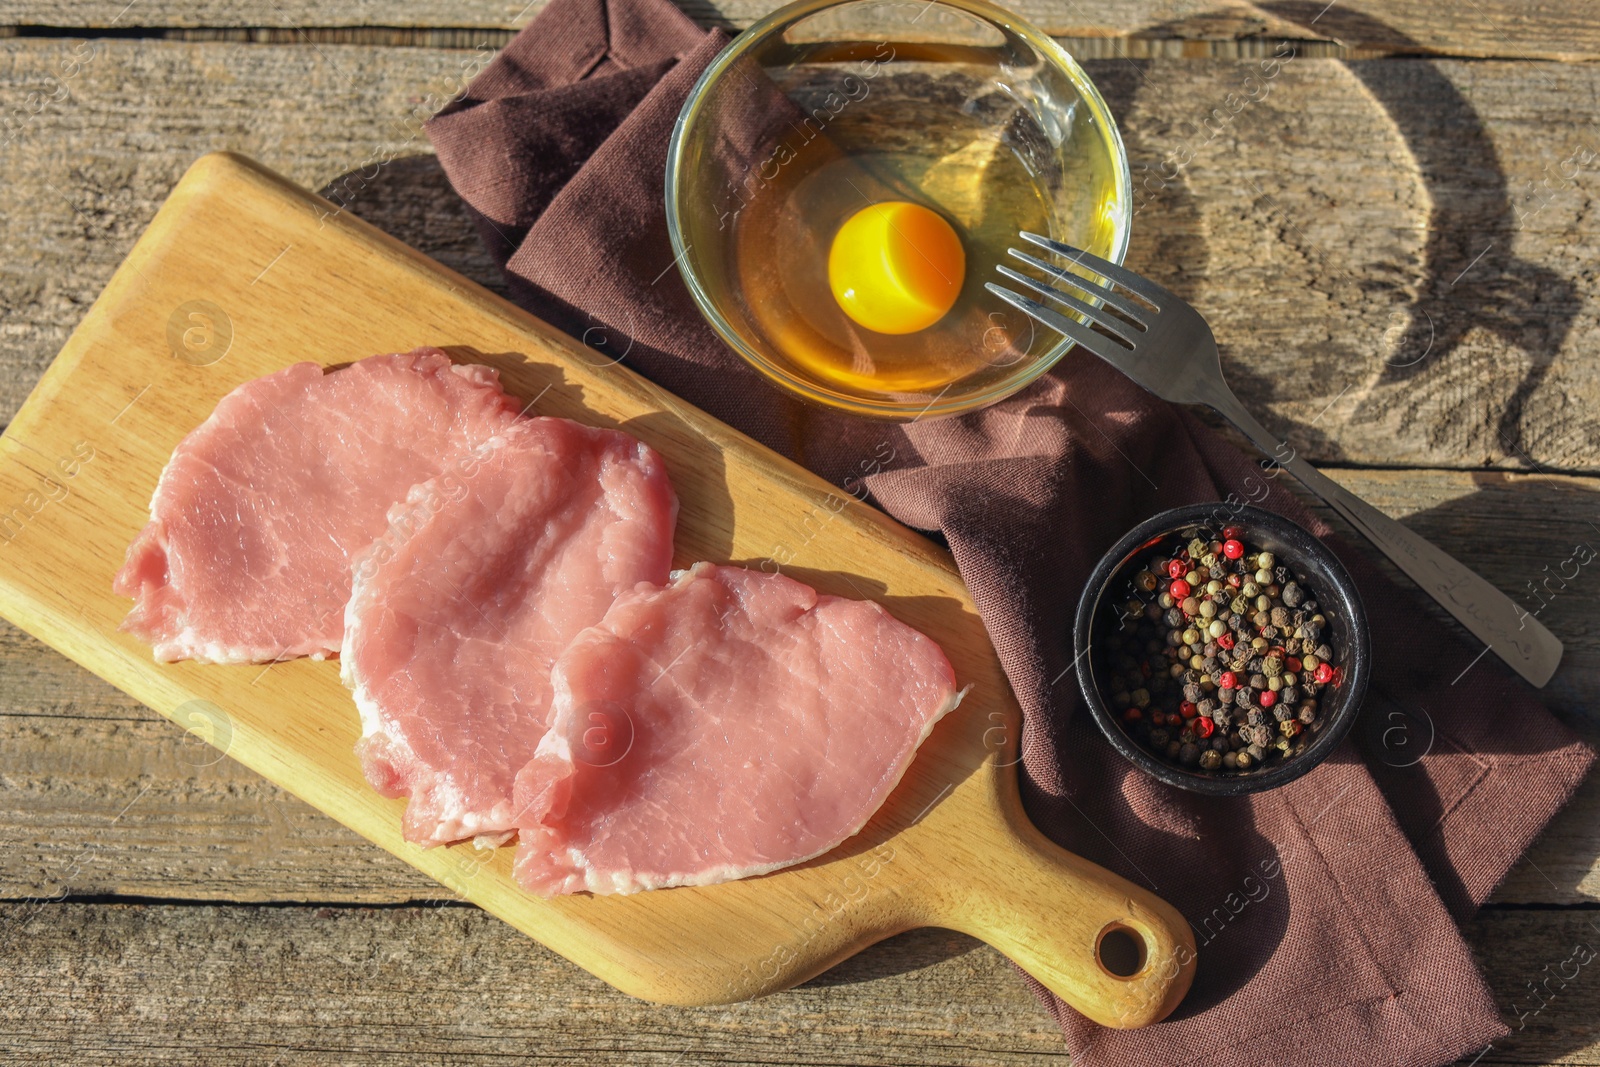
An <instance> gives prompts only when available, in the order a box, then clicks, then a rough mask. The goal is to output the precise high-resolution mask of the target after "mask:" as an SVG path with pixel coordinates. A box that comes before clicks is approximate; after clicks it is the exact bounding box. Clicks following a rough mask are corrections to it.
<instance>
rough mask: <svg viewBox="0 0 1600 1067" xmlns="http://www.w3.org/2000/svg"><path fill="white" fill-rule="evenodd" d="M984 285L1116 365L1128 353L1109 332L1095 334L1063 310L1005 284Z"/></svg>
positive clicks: (986, 283)
mask: <svg viewBox="0 0 1600 1067" xmlns="http://www.w3.org/2000/svg"><path fill="white" fill-rule="evenodd" d="M983 287H984V288H985V289H987V290H989V292H991V293H993V294H994V295H995V296H998V297H999V298H1000V299H1001V300H1004V301H1005V302H1006V303H1008V304H1010V305H1011V306H1012V307H1014V308H1016V309H1017V310H1018V311H1020V312H1022V313H1023V314H1024V315H1029V316H1032V317H1033V318H1036V319H1038V320H1039V321H1040V322H1042V323H1044V324H1045V325H1046V326H1049V327H1050V328H1051V329H1053V330H1055V331H1056V332H1058V333H1062V334H1065V335H1066V336H1067V337H1070V338H1071V339H1072V340H1073V341H1075V342H1076V343H1078V344H1080V345H1082V346H1083V347H1084V348H1087V349H1088V350H1089V351H1091V352H1093V353H1094V354H1095V355H1097V356H1099V357H1100V358H1101V359H1103V360H1105V361H1106V362H1108V363H1110V364H1111V365H1112V366H1116V365H1118V363H1119V362H1120V361H1121V359H1122V357H1124V356H1126V355H1127V354H1128V350H1127V349H1126V348H1123V347H1122V346H1121V345H1119V344H1117V343H1116V342H1115V341H1113V340H1112V339H1111V338H1109V337H1107V336H1106V335H1105V334H1103V333H1095V332H1094V331H1093V330H1091V329H1089V327H1087V326H1085V325H1083V324H1082V323H1080V322H1077V321H1076V320H1073V319H1069V318H1067V317H1066V316H1065V315H1063V314H1061V312H1059V311H1054V310H1052V309H1050V308H1047V307H1045V306H1044V305H1043V304H1041V303H1039V302H1038V301H1037V300H1031V299H1029V298H1028V297H1025V296H1023V295H1022V294H1021V293H1013V292H1012V291H1011V290H1010V289H1007V288H1006V287H1005V286H1003V285H997V284H995V283H994V282H984V283H983Z"/></svg>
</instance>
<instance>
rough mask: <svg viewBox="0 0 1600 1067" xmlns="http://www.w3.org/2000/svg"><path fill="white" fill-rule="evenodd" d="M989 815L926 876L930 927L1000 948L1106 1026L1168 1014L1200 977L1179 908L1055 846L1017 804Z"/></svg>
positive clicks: (1120, 1026)
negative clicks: (953, 857)
mask: <svg viewBox="0 0 1600 1067" xmlns="http://www.w3.org/2000/svg"><path fill="white" fill-rule="evenodd" d="M1008 799H1009V798H1008ZM1008 809H1009V810H1008ZM991 811H992V813H993V814H994V815H995V816H996V818H995V819H994V820H992V821H990V820H984V822H988V825H987V826H983V825H982V824H981V823H980V825H979V826H977V827H973V826H971V825H968V826H967V827H964V828H963V830H964V831H965V833H964V834H963V836H964V837H965V838H966V840H964V841H963V842H962V846H963V848H964V849H965V850H967V851H968V852H969V853H970V855H969V856H967V857H963V862H961V863H960V864H948V865H945V866H944V867H943V868H942V870H941V872H940V874H938V875H934V876H933V877H932V878H930V879H929V882H930V883H931V884H932V885H936V886H937V887H938V888H937V890H935V891H933V892H928V893H926V894H925V896H924V901H923V903H924V904H925V905H928V906H930V908H931V911H932V913H933V914H932V915H931V916H930V919H931V921H932V923H933V924H934V925H938V926H942V927H946V928H949V929H953V930H959V931H961V932H962V933H966V934H971V935H972V936H973V937H976V938H979V939H981V940H983V941H985V942H987V943H989V944H990V945H993V946H994V947H995V948H997V949H999V950H1000V951H1001V952H1002V953H1004V954H1005V955H1006V956H1008V957H1009V958H1010V959H1011V960H1012V961H1014V962H1015V963H1017V964H1018V965H1019V966H1021V967H1022V969H1023V970H1025V971H1027V972H1028V973H1029V974H1030V975H1032V976H1033V977H1034V978H1036V979H1038V980H1039V981H1040V982H1042V983H1043V984H1044V985H1045V986H1046V987H1047V988H1048V989H1049V990H1050V991H1051V992H1053V993H1055V994H1056V995H1057V996H1059V997H1061V999H1063V1000H1065V1001H1066V1002H1067V1003H1068V1004H1070V1005H1071V1006H1072V1007H1073V1008H1074V1009H1076V1010H1077V1011H1079V1012H1082V1013H1083V1014H1084V1015H1086V1016H1088V1017H1089V1018H1090V1019H1093V1020H1094V1021H1095V1022H1097V1023H1100V1024H1101V1025H1103V1026H1110V1027H1116V1028H1118V1029H1131V1028H1134V1027H1139V1026H1147V1025H1149V1024H1150V1023H1153V1022H1158V1021H1160V1020H1161V1019H1162V1018H1164V1017H1166V1015H1167V1014H1169V1013H1170V1012H1171V1011H1172V1010H1173V1009H1174V1008H1175V1007H1177V1006H1178V1002H1179V1001H1181V1000H1182V999H1183V997H1184V994H1185V993H1187V992H1188V990H1189V985H1190V983H1191V982H1192V981H1193V980H1194V968H1195V943H1194V933H1193V931H1192V930H1191V928H1190V926H1189V924H1188V922H1187V921H1186V920H1185V919H1184V918H1183V916H1182V915H1180V914H1179V913H1178V910H1177V909H1176V908H1174V907H1173V906H1172V905H1170V904H1168V903H1167V902H1166V901H1164V900H1162V899H1161V898H1160V897H1158V896H1156V895H1155V894H1154V893H1152V892H1150V891H1149V890H1148V889H1144V888H1142V887H1140V886H1137V885H1135V884H1133V883H1132V882H1129V881H1128V880H1127V879H1125V878H1122V877H1120V876H1118V875H1116V874H1113V873H1112V872H1110V871H1108V870H1106V869H1105V868H1104V867H1101V866H1099V865H1097V864H1094V863H1090V862H1089V861H1088V860H1086V859H1083V858H1081V857H1079V856H1076V855H1073V854H1072V853H1070V852H1068V851H1066V850H1065V849H1062V848H1060V847H1059V846H1057V845H1056V844H1054V843H1053V842H1052V841H1050V840H1049V839H1048V838H1046V837H1045V836H1044V835H1043V834H1042V833H1040V832H1039V831H1038V830H1037V829H1036V828H1035V827H1034V826H1033V824H1032V823H1031V822H1029V821H1028V819H1027V816H1026V815H1025V814H1023V812H1022V809H1021V804H1020V802H1018V801H1015V800H1014V799H1013V800H1012V801H1011V803H1001V804H1000V805H999V810H994V809H991ZM984 830H988V831H989V832H987V833H984V832H983V831H984ZM958 872H959V873H958ZM925 884H928V883H925Z"/></svg>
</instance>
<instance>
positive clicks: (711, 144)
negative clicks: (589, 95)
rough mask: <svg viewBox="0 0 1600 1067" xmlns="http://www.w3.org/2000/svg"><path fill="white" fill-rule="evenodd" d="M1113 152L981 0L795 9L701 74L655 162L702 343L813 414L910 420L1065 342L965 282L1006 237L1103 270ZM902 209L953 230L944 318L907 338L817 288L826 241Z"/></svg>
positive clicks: (850, 1) (1112, 228)
mask: <svg viewBox="0 0 1600 1067" xmlns="http://www.w3.org/2000/svg"><path fill="white" fill-rule="evenodd" d="M1129 190H1130V181H1129V176H1128V162H1127V153H1126V151H1125V149H1124V148H1123V145H1122V138H1121V135H1120V134H1119V133H1118V132H1117V127H1116V124H1115V122H1114V121H1113V120H1112V118H1111V115H1110V113H1109V111H1108V110H1107V108H1106V104H1105V101H1104V100H1103V99H1101V97H1100V94H1099V92H1098V91H1096V89H1095V87H1094V85H1093V84H1092V83H1091V82H1090V81H1089V78H1088V76H1087V75H1085V74H1084V72H1083V70H1082V69H1081V68H1079V66H1078V64H1077V63H1076V62H1074V61H1073V59H1072V57H1071V56H1069V55H1068V54H1067V53H1066V51H1065V50H1064V49H1063V48H1062V47H1061V46H1060V45H1059V44H1057V43H1056V42H1055V41H1054V40H1052V39H1051V38H1050V37H1049V36H1047V35H1046V34H1045V33H1043V32H1042V31H1040V30H1038V29H1036V28H1034V27H1033V26H1030V25H1029V24H1028V23H1026V22H1024V21H1023V20H1022V19H1020V18H1018V17H1017V16H1015V15H1013V14H1011V13H1010V12H1008V11H1005V10H1003V9H1001V8H998V7H995V6H993V5H991V4H987V3H984V2H982V0H931V2H930V0H920V2H905V3H902V2H895V0H843V2H839V0H801V2H800V3H795V4H790V5H789V6H787V7H784V8H781V9H779V10H777V11H775V12H773V13H772V14H770V15H768V16H767V17H766V18H764V19H762V20H761V21H759V22H757V23H756V24H755V25H753V26H751V27H750V28H749V29H748V30H746V31H745V32H744V33H742V34H740V35H739V36H738V38H736V39H735V40H734V42H733V43H732V44H731V45H730V46H729V47H728V48H727V49H726V50H725V51H723V52H722V54H721V55H719V56H718V57H717V59H716V60H715V61H714V62H713V63H712V64H711V66H710V67H708V68H707V69H706V71H705V72H704V73H703V74H702V75H701V76H700V79H699V81H698V82H696V84H695V86H694V89H693V90H692V91H691V92H690V94H689V98H688V100H687V101H686V102H685V104H684V106H683V110H682V112H681V113H680V114H679V116H678V120H677V124H676V126H675V127H674V129H673V133H672V140H671V143H670V145H669V147H668V152H667V171H666V197H667V203H666V207H667V226H668V231H669V233H670V235H671V239H672V250H673V253H674V255H675V257H676V259H675V262H676V263H677V264H678V268H679V270H680V271H681V272H682V274H683V278H684V281H685V283H686V284H687V285H688V288H689V292H690V293H691V294H692V295H693V297H694V300H695V303H696V304H697V305H698V306H699V308H700V310H701V312H702V313H704V315H705V317H706V319H707V320H708V321H709V322H710V323H711V325H712V327H713V328H714V329H715V330H716V332H717V333H718V334H719V335H721V337H722V338H723V340H725V341H726V342H727V343H728V344H729V345H730V346H732V347H733V349H734V350H735V351H736V352H738V353H739V354H740V355H741V356H743V357H744V358H745V359H746V360H748V361H749V362H750V363H751V364H752V365H753V366H754V367H756V368H757V369H758V370H759V371H761V372H762V373H763V374H765V375H766V376H767V377H769V378H771V379H772V380H773V381H775V382H777V383H779V384H780V385H783V386H785V387H786V388H788V389H791V390H793V391H794V392H796V393H798V394H800V395H801V396H803V397H806V398H808V399H810V400H812V401H815V402H817V403H819V404H823V405H826V406H829V407H833V408H838V409H842V410H845V411H849V412H853V413H856V414H861V415H873V416H880V417H885V418H899V419H913V418H921V417H932V416H938V415H948V414H952V413H955V412H959V411H965V410H968V409H970V408H974V407H978V406H981V405H984V404H989V403H993V402H994V401H996V400H999V399H1001V398H1002V397H1004V396H1007V395H1009V394H1010V393H1013V392H1015V391H1016V390H1018V389H1021V388H1022V387H1023V386H1025V385H1027V384H1028V383H1029V382H1031V381H1033V380H1034V379H1035V378H1037V377H1038V376H1039V375H1041V374H1043V373H1044V372H1045V371H1046V370H1048V369H1049V368H1050V367H1051V366H1052V365H1053V364H1054V363H1055V362H1056V361H1057V360H1058V359H1060V358H1061V357H1062V355H1063V354H1064V353H1065V352H1066V351H1067V349H1068V348H1070V347H1071V342H1069V341H1067V340H1066V339H1064V338H1062V337H1061V336H1059V335H1058V334H1055V333H1054V332H1052V331H1050V330H1048V329H1045V328H1044V327H1038V328H1035V327H1034V324H1033V322H1032V321H1031V320H1029V319H1028V318H1026V317H1025V316H1023V315H1022V314H1021V313H1020V312H1017V311H1015V310H1014V309H1012V308H1010V307H1009V306H1008V305H1006V304H1005V303H1003V302H1002V301H1001V300H1000V299H999V298H998V297H995V296H993V295H992V294H990V293H988V292H987V291H985V290H984V289H983V283H984V282H987V281H991V280H994V279H995V278H996V271H995V266H996V264H997V263H999V262H1002V261H1004V260H1005V258H1006V254H1005V249H1006V248H1008V247H1014V246H1016V245H1018V244H1019V241H1018V238H1017V231H1018V230H1020V229H1023V228H1026V229H1030V230H1033V231H1035V232H1040V233H1046V234H1049V235H1050V236H1052V237H1054V238H1056V239H1058V240H1061V241H1065V242H1067V243H1069V244H1073V245H1076V246H1078V247H1080V248H1085V249H1088V250H1089V251H1090V252H1093V253H1094V254H1096V255H1099V256H1102V257H1104V258H1106V259H1109V260H1112V261H1114V262H1118V263H1120V262H1121V261H1122V257H1123V254H1124V253H1125V251H1126V249H1127V245H1128V232H1129V225H1130V222H1131V218H1132V210H1131V196H1130V191H1129ZM886 200H908V201H912V202H914V203H919V204H921V205H923V206H925V207H928V208H931V209H933V210H934V211H936V212H938V213H939V214H940V215H941V216H943V217H944V218H945V220H946V221H947V222H950V223H951V224H952V226H953V227H954V228H955V229H956V232H957V233H958V234H959V236H960V237H961V239H962V245H963V247H964V249H965V254H966V263H965V272H964V280H963V282H962V284H961V288H960V293H959V296H958V297H957V298H956V303H955V307H954V308H953V309H952V310H951V311H950V312H949V313H947V314H946V315H945V316H944V318H942V319H940V320H939V321H938V322H937V323H936V324H935V325H933V326H930V327H928V328H926V329H924V330H921V331H917V332H915V333H908V334H903V335H896V334H887V333H878V332H874V331H872V330H868V329H866V328H864V327H862V326H859V325H857V324H856V323H855V322H853V321H852V320H851V319H850V318H849V317H848V316H847V315H846V314H845V313H844V312H843V311H842V309H841V308H840V307H839V305H838V303H837V302H836V301H835V300H834V299H833V297H832V290H831V289H830V288H829V284H828V274H827V258H828V251H829V246H830V244H831V242H832V238H833V234H834V233H835V232H836V231H837V230H838V228H839V226H841V225H842V224H843V223H844V221H845V220H846V219H847V218H849V217H850V216H851V215H852V214H854V213H855V212H856V211H859V210H860V209H862V208H863V207H865V206H867V205H868V204H872V203H878V202H882V201H886Z"/></svg>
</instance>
